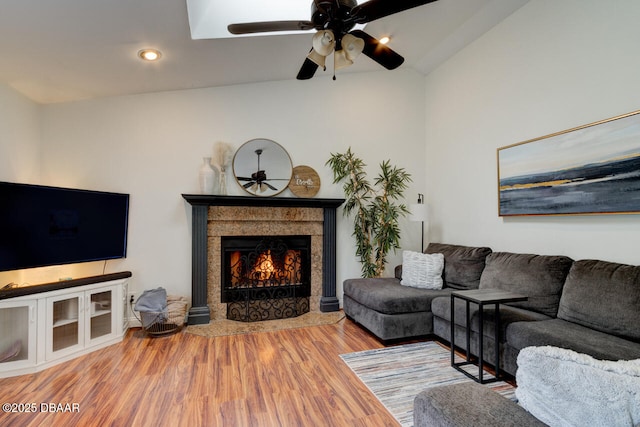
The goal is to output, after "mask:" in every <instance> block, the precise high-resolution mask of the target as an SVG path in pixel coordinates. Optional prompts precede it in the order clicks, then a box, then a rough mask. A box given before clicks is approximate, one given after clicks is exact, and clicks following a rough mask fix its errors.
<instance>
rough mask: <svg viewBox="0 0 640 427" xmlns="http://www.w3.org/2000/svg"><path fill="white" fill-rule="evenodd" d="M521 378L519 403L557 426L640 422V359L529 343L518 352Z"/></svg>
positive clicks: (518, 389)
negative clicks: (603, 357) (600, 356)
mask: <svg viewBox="0 0 640 427" xmlns="http://www.w3.org/2000/svg"><path fill="white" fill-rule="evenodd" d="M516 381H517V383H518V388H517V390H516V397H517V398H518V401H519V403H520V405H522V407H524V408H525V409H526V410H527V411H529V412H530V413H531V414H532V415H534V416H535V417H536V418H538V419H539V420H540V421H542V422H544V423H546V424H549V425H550V426H552V427H555V426H563V427H564V426H581V427H584V426H607V427H609V426H612V427H613V426H637V425H639V424H640V359H636V360H629V361H617V362H615V361H603V360H596V359H594V358H593V357H591V356H588V355H586V354H581V353H576V352H574V351H571V350H567V349H562V348H557V347H549V346H546V347H527V348H524V349H522V350H521V351H520V353H519V354H518V371H517V374H516Z"/></svg>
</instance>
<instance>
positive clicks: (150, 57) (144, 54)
mask: <svg viewBox="0 0 640 427" xmlns="http://www.w3.org/2000/svg"><path fill="white" fill-rule="evenodd" d="M161 56H162V53H161V52H160V51H159V50H156V49H142V50H140V51H138V57H139V58H140V59H142V60H144V61H157V60H158V59H160V57H161Z"/></svg>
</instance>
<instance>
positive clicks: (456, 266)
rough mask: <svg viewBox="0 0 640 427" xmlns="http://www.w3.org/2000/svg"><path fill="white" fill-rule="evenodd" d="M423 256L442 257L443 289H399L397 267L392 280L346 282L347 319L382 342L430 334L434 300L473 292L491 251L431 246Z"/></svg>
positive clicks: (345, 302)
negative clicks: (456, 290)
mask: <svg viewBox="0 0 640 427" xmlns="http://www.w3.org/2000/svg"><path fill="white" fill-rule="evenodd" d="M425 252H426V253H442V254H444V257H445V265H444V271H443V281H444V287H443V289H441V290H427V289H417V288H412V287H409V286H402V285H401V284H400V281H401V279H402V266H398V267H396V269H395V276H394V277H389V278H386V277H385V278H375V279H362V278H358V279H347V280H345V281H344V283H343V288H344V296H343V308H344V312H345V314H346V315H347V317H349V318H350V319H352V320H354V321H355V322H357V323H359V324H361V325H362V326H364V327H365V328H367V329H368V330H369V331H370V332H372V333H373V334H374V335H375V336H376V337H378V338H379V339H380V340H382V341H389V340H395V339H405V338H412V337H418V336H424V335H431V334H433V330H434V329H433V328H434V326H433V313H432V312H431V303H432V302H433V300H434V299H435V298H437V297H440V296H448V295H449V294H450V293H451V291H452V290H454V289H460V290H464V289H476V288H477V287H478V284H479V283H480V276H481V274H482V271H483V270H484V266H485V258H486V257H487V255H489V254H490V253H491V249H489V248H474V247H468V246H458V245H448V244H440V243H431V244H429V246H428V247H427V249H426V250H425Z"/></svg>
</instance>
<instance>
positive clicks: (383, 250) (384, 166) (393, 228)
mask: <svg viewBox="0 0 640 427" xmlns="http://www.w3.org/2000/svg"><path fill="white" fill-rule="evenodd" d="M326 164H327V165H328V166H329V167H331V170H332V171H333V182H334V184H337V183H339V182H344V185H343V186H342V189H343V190H344V195H345V198H346V200H345V203H344V208H343V213H344V215H345V216H350V215H352V214H353V236H354V237H355V239H356V255H357V256H358V257H359V258H360V263H361V264H362V277H380V276H382V274H383V273H384V269H385V266H386V264H387V254H388V253H389V251H390V250H391V249H393V250H395V249H399V248H400V226H399V224H398V222H399V219H400V218H401V217H404V216H405V215H407V214H408V213H409V210H408V209H407V207H406V206H405V205H404V204H402V203H398V200H400V199H402V198H403V194H404V190H406V188H407V185H408V183H409V182H411V175H410V174H409V173H407V172H406V171H405V170H404V169H403V168H398V167H396V166H391V165H390V162H389V160H385V161H384V162H382V163H381V164H380V173H379V174H378V176H377V177H376V179H375V181H374V183H373V185H371V183H370V182H369V180H368V179H367V174H366V172H365V170H364V168H365V166H366V165H365V163H364V162H363V161H362V160H361V159H359V158H358V157H356V156H355V155H354V154H353V152H352V151H351V148H349V149H348V150H347V152H346V153H344V154H340V153H336V154H334V153H332V154H331V157H330V158H329V160H328V161H327V163H326Z"/></svg>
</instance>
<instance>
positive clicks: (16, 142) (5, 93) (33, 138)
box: [0, 84, 40, 283]
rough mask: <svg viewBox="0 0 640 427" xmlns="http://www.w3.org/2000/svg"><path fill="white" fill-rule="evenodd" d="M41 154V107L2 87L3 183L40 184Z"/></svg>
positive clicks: (0, 163)
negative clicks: (38, 182)
mask: <svg viewBox="0 0 640 427" xmlns="http://www.w3.org/2000/svg"><path fill="white" fill-rule="evenodd" d="M39 150H40V107H39V106H38V105H37V104H35V103H33V102H32V101H30V100H28V99H27V98H25V97H24V96H22V95H21V94H19V93H18V92H16V91H15V90H13V89H11V88H10V87H9V86H6V85H3V84H0V181H11V182H13V181H20V182H28V183H35V182H37V181H38V179H39V174H40V157H39V154H40V152H39ZM0 283H1V282H0Z"/></svg>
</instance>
